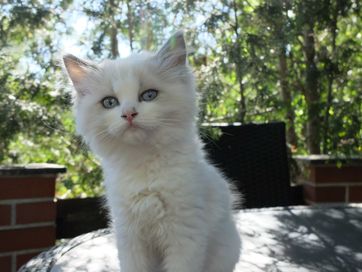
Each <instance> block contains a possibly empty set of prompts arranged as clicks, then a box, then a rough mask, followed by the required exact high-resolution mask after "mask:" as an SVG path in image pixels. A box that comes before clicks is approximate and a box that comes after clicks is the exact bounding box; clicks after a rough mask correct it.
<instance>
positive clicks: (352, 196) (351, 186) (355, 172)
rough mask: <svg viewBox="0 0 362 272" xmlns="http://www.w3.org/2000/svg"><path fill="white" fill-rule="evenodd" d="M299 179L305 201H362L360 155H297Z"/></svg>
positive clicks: (313, 202) (361, 163) (361, 162)
mask: <svg viewBox="0 0 362 272" xmlns="http://www.w3.org/2000/svg"><path fill="white" fill-rule="evenodd" d="M296 160H297V162H298V164H299V166H300V168H301V175H300V177H299V183H301V184H302V185H303V188H304V198H305V201H306V202H307V203H309V204H318V203H362V159H361V158H351V159H348V160H347V159H335V158H331V157H329V156H323V155H320V156H316V155H312V156H297V157H296Z"/></svg>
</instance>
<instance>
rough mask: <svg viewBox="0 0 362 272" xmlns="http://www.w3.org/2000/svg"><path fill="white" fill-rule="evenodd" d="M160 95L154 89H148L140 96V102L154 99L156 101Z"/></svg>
mask: <svg viewBox="0 0 362 272" xmlns="http://www.w3.org/2000/svg"><path fill="white" fill-rule="evenodd" d="M157 95H158V91H157V90H154V89H148V90H146V91H144V92H143V93H142V94H141V95H140V100H141V101H146V102H148V101H152V100H153V99H155V98H156V97H157Z"/></svg>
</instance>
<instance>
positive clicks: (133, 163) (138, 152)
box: [101, 136, 204, 171]
mask: <svg viewBox="0 0 362 272" xmlns="http://www.w3.org/2000/svg"><path fill="white" fill-rule="evenodd" d="M203 156H204V155H203V151H202V144H201V141H200V140H199V138H198V136H193V137H191V138H188V139H183V140H179V141H177V142H172V144H168V145H162V144H158V145H142V144H140V145H127V144H122V145H120V146H119V148H118V150H116V151H115V152H113V153H112V154H109V156H104V157H101V161H102V164H103V165H107V166H109V167H105V169H119V168H121V169H124V170H127V171H131V170H133V169H139V168H140V167H143V166H147V164H150V163H152V161H154V160H162V161H164V164H165V167H166V166H167V164H177V163H180V162H181V161H189V162H191V161H200V160H201V158H202V157H203Z"/></svg>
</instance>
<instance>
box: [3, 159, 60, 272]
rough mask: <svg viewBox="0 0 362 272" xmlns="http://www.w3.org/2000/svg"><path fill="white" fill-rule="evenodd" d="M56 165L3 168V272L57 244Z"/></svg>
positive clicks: (12, 270) (12, 269) (10, 270)
mask: <svg viewBox="0 0 362 272" xmlns="http://www.w3.org/2000/svg"><path fill="white" fill-rule="evenodd" d="M64 171H65V168H64V167H61V166H57V165H47V164H46V165H44V164H41V165H38V164H37V165H30V166H27V167H4V166H3V167H0V271H1V272H14V271H16V270H17V269H19V268H20V266H21V265H23V264H24V263H26V262H27V261H28V260H29V259H31V258H32V257H33V256H35V255H38V254H39V253H40V252H42V251H44V250H46V249H48V248H49V247H51V246H53V245H54V243H55V219H56V207H55V202H54V194H55V180H56V177H57V174H58V173H60V172H64Z"/></svg>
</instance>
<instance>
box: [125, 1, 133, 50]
mask: <svg viewBox="0 0 362 272" xmlns="http://www.w3.org/2000/svg"><path fill="white" fill-rule="evenodd" d="M126 3H127V20H128V39H129V47H130V49H131V51H133V16H132V9H131V3H130V0H127V1H126Z"/></svg>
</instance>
